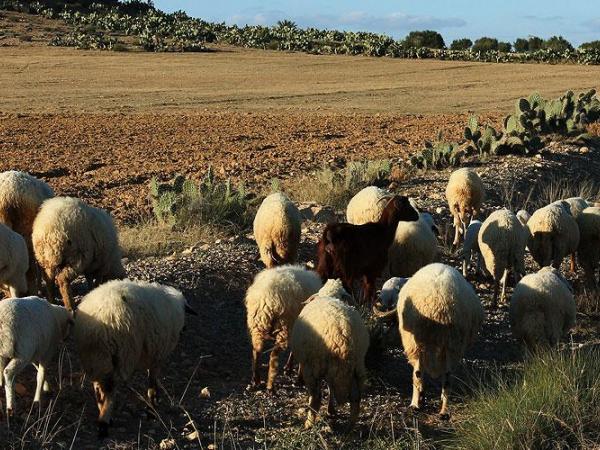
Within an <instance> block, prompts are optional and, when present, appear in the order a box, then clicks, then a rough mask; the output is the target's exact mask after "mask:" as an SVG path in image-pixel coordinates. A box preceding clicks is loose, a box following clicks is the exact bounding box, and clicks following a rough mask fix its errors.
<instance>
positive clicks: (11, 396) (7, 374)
mask: <svg viewBox="0 0 600 450" xmlns="http://www.w3.org/2000/svg"><path fill="white" fill-rule="evenodd" d="M27 365H28V362H27V361H25V360H23V359H19V358H15V359H11V360H10V362H9V363H8V364H7V365H6V367H5V368H4V371H3V373H4V382H5V383H6V386H5V388H4V389H5V391H6V415H7V416H9V417H10V416H12V415H13V414H14V412H15V378H16V377H17V375H18V374H19V373H21V371H22V370H23V369H24V368H25V367H26V366H27Z"/></svg>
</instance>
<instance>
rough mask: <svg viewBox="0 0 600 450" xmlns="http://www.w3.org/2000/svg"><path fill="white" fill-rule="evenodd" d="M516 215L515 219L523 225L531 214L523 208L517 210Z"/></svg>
mask: <svg viewBox="0 0 600 450" xmlns="http://www.w3.org/2000/svg"><path fill="white" fill-rule="evenodd" d="M516 216H517V219H519V222H521V225H523V226H525V225H527V222H529V219H531V214H529V213H528V212H527V211H525V210H524V209H520V210H518V211H517V214H516Z"/></svg>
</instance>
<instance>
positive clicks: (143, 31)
mask: <svg viewBox="0 0 600 450" xmlns="http://www.w3.org/2000/svg"><path fill="white" fill-rule="evenodd" d="M0 9H7V10H17V11H24V12H28V13H33V14H39V15H42V16H44V17H48V18H59V19H61V20H63V21H64V22H65V23H66V24H68V25H69V26H70V27H71V29H70V30H69V31H68V32H67V33H61V34H59V35H57V36H56V37H55V38H54V39H52V41H51V45H56V46H67V47H76V48H81V49H102V50H125V49H128V48H129V47H130V46H132V47H135V48H139V49H143V50H146V51H155V52H168V51H178V52H187V51H193V52H198V51H207V50H209V49H210V45H211V44H227V45H235V46H242V47H248V48H259V49H271V50H282V51H298V52H306V53H312V54H336V55H338V54H341V55H365V56H377V57H383V56H385V57H392V58H415V59H440V60H451V61H480V62H498V63H500V62H503V63H508V62H514V63H528V62H529V63H530V62H536V63H572V64H586V65H592V64H600V45H598V42H597V41H595V42H591V43H586V44H583V45H581V46H580V47H579V48H578V49H575V48H573V46H572V45H571V44H570V43H569V42H568V41H566V40H565V39H564V38H562V37H561V36H553V37H550V38H549V39H546V40H542V39H540V38H537V37H530V38H529V39H517V40H516V41H515V42H514V44H513V43H508V42H499V41H498V40H497V39H493V38H488V37H482V38H480V39H478V40H476V41H475V42H472V41H471V40H470V39H466V38H465V39H459V40H456V41H454V42H452V43H451V45H449V46H448V47H447V46H446V44H445V42H444V40H443V38H442V37H441V35H439V33H436V32H434V31H417V32H412V33H410V34H409V35H408V36H407V37H406V38H405V39H403V40H397V39H393V38H392V37H390V36H387V35H383V34H377V33H370V32H349V31H338V30H320V29H316V28H301V27H298V26H297V25H296V24H295V23H294V22H291V21H287V20H285V21H280V22H278V23H277V25H274V26H248V25H247V26H243V27H240V26H237V25H226V24H224V23H211V22H207V21H204V20H202V19H197V18H192V17H189V16H188V15H187V14H186V13H184V12H182V11H177V12H174V13H165V12H162V11H160V10H158V9H156V8H154V7H153V6H152V4H151V3H145V2H141V1H130V2H117V1H105V2H89V1H60V2H59V1H51V2H37V1H36V2H27V1H19V0H1V1H0ZM128 38H133V40H131V39H128Z"/></svg>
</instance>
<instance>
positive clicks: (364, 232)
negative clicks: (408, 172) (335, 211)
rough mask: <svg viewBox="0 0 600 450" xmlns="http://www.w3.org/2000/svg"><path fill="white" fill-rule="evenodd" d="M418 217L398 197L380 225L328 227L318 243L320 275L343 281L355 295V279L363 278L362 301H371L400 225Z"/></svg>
mask: <svg viewBox="0 0 600 450" xmlns="http://www.w3.org/2000/svg"><path fill="white" fill-rule="evenodd" d="M418 218H419V215H418V213H417V212H416V211H415V210H414V209H413V207H412V206H411V205H410V203H409V200H408V198H406V197H403V196H395V197H393V198H392V199H391V200H390V201H389V202H388V204H387V205H386V207H385V209H384V211H383V214H382V215H381V217H380V219H379V221H378V222H369V223H366V224H363V225H352V224H349V223H335V224H328V225H327V226H326V227H325V230H324V231H323V234H322V237H321V239H320V241H319V244H318V255H317V256H318V265H317V272H318V273H319V275H321V279H322V280H323V281H325V280H327V279H329V278H340V279H341V280H342V282H343V284H344V289H346V291H348V292H352V286H353V283H354V280H356V279H360V278H362V279H363V298H364V300H365V301H368V302H372V301H373V299H374V296H375V281H376V279H377V277H378V276H379V275H380V274H381V272H382V271H383V269H384V268H385V266H386V265H387V257H388V250H389V247H390V245H391V244H392V241H393V240H394V234H395V232H396V228H397V226H398V223H399V222H400V221H401V220H406V221H415V220H417V219H418Z"/></svg>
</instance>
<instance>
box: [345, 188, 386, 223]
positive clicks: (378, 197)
mask: <svg viewBox="0 0 600 450" xmlns="http://www.w3.org/2000/svg"><path fill="white" fill-rule="evenodd" d="M390 198H392V194H390V192H388V191H386V190H385V189H381V188H378V187H377V186H367V187H366V188H364V189H362V190H361V191H360V192H358V194H356V195H355V196H354V197H352V199H351V200H350V202H349V203H348V206H347V208H346V220H347V221H348V223H351V224H353V225H363V224H365V223H369V222H377V221H378V220H379V218H380V217H381V213H382V212H383V209H384V208H385V206H386V204H387V202H388V201H389V200H390Z"/></svg>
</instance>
